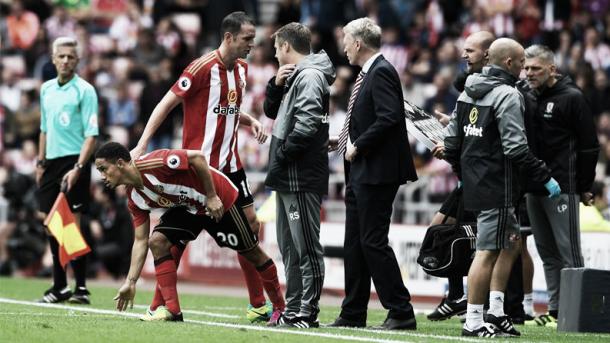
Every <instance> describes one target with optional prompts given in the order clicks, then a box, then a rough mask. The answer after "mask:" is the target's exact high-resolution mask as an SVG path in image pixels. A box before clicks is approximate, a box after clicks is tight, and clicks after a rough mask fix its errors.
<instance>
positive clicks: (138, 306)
mask: <svg viewBox="0 0 610 343" xmlns="http://www.w3.org/2000/svg"><path fill="white" fill-rule="evenodd" d="M133 307H135V308H142V309H147V308H148V306H147V305H133ZM182 312H183V313H186V314H197V315H200V316H208V317H218V318H228V319H239V318H241V316H236V315H233V314H224V313H214V312H205V311H196V310H185V309H182Z"/></svg>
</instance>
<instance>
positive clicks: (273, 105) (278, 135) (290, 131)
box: [263, 51, 335, 194]
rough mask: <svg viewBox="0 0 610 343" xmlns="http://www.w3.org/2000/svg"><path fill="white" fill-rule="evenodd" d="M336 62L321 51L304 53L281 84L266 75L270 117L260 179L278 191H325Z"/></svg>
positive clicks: (266, 112) (266, 109)
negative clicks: (265, 161) (266, 157)
mask: <svg viewBox="0 0 610 343" xmlns="http://www.w3.org/2000/svg"><path fill="white" fill-rule="evenodd" d="M334 81H335V68H334V66H333V65H332V62H331V61H330V59H329V58H328V55H327V54H326V52H324V51H321V52H319V53H317V54H309V55H307V56H305V58H303V59H302V60H301V62H299V63H298V64H297V66H296V69H295V71H294V73H293V74H292V75H291V76H290V77H288V79H287V80H286V84H285V86H284V87H278V86H276V85H275V77H273V78H272V79H271V80H269V83H268V85H267V90H266V94H265V95H266V97H265V103H264V105H263V107H264V110H265V115H266V116H267V117H269V118H271V119H275V124H274V127H273V135H272V137H271V147H270V149H269V171H268V173H267V178H266V179H265V185H267V186H268V187H270V188H272V189H274V190H277V191H290V192H313V193H319V194H326V193H327V192H328V174H329V170H328V106H329V98H330V85H331V84H332V83H333V82H334Z"/></svg>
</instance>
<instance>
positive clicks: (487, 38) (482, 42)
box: [466, 31, 496, 50]
mask: <svg viewBox="0 0 610 343" xmlns="http://www.w3.org/2000/svg"><path fill="white" fill-rule="evenodd" d="M495 39H496V36H494V34H493V33H491V32H489V31H479V32H475V33H473V34H471V35H469V36H468V37H467V38H466V41H469V40H470V41H472V42H473V44H476V45H478V46H480V47H481V49H483V50H487V49H489V46H490V45H491V43H493V41H494V40H495Z"/></svg>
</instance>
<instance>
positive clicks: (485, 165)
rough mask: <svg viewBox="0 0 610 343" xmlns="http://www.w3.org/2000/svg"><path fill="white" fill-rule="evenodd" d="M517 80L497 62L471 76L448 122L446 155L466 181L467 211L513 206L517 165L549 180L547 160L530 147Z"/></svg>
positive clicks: (465, 204) (516, 182) (465, 199)
mask: <svg viewBox="0 0 610 343" xmlns="http://www.w3.org/2000/svg"><path fill="white" fill-rule="evenodd" d="M516 81H517V79H516V78H515V77H514V76H512V75H510V74H509V73H508V72H506V71H505V70H503V69H502V68H500V67H497V66H487V67H484V68H483V71H482V72H481V73H480V74H479V73H475V74H472V75H470V76H469V77H468V78H467V79H466V85H465V89H464V92H462V94H461V95H460V97H459V98H458V103H457V107H456V115H455V116H453V117H452V118H451V121H450V122H449V125H448V126H447V129H446V133H447V136H446V137H445V155H446V157H447V161H448V162H449V163H451V165H452V167H453V168H454V170H455V171H456V173H458V175H459V176H460V178H461V180H462V182H463V186H464V207H465V209H467V210H473V211H480V210H487V209H492V208H502V207H511V206H515V204H516V202H517V201H518V198H519V194H518V193H519V186H518V183H519V180H518V175H517V171H518V170H517V169H516V168H515V165H516V166H519V167H521V168H523V169H524V170H527V172H528V173H529V175H530V177H531V178H532V179H533V180H534V181H535V182H539V183H545V182H546V181H548V180H549V179H550V174H549V170H548V169H547V168H546V166H545V164H544V163H543V162H542V161H540V160H538V159H536V158H535V157H534V156H533V155H532V154H531V153H530V151H529V148H528V145H527V138H526V136H525V128H524V124H523V111H524V105H523V98H522V96H521V94H520V93H519V91H518V90H517V89H516V88H515V86H514V85H515V82H516Z"/></svg>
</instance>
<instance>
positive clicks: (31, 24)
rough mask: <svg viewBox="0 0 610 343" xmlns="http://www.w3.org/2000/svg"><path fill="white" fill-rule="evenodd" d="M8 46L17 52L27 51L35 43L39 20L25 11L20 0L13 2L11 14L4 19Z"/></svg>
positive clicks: (31, 13)
mask: <svg viewBox="0 0 610 343" xmlns="http://www.w3.org/2000/svg"><path fill="white" fill-rule="evenodd" d="M6 25H7V28H8V38H9V43H10V46H11V47H12V48H13V49H17V50H24V51H26V50H28V49H29V48H30V47H31V46H32V45H33V44H34V42H35V41H36V37H37V35H38V29H39V28H40V20H39V19H38V17H37V16H36V14H34V13H33V12H30V11H28V10H26V9H25V8H24V6H23V1H22V0H15V1H13V4H12V5H11V13H10V14H9V15H8V17H7V18H6Z"/></svg>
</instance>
